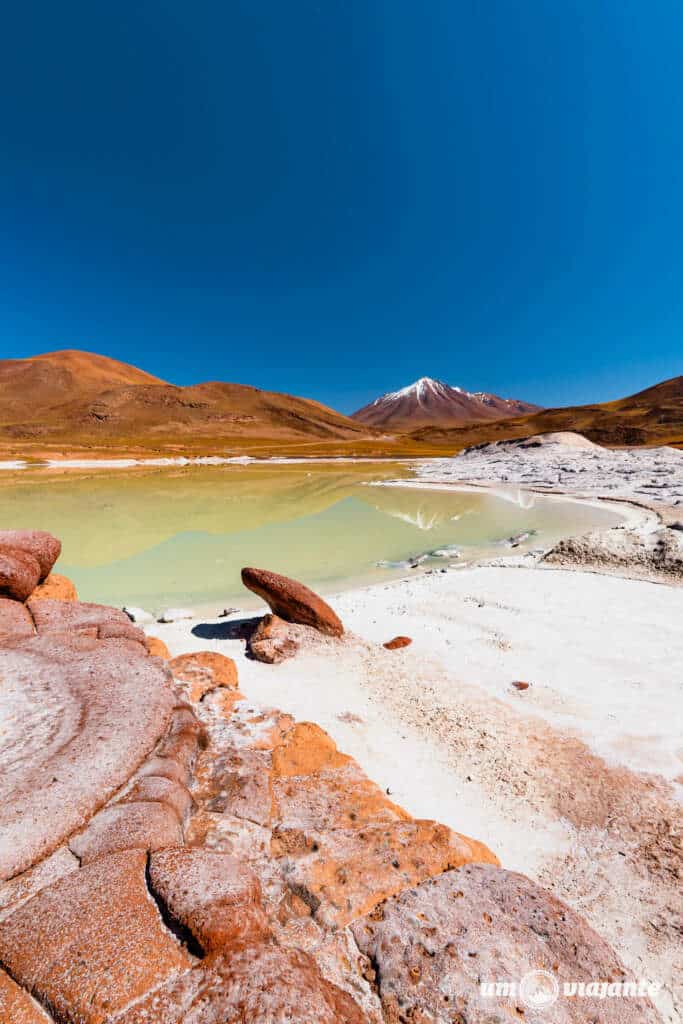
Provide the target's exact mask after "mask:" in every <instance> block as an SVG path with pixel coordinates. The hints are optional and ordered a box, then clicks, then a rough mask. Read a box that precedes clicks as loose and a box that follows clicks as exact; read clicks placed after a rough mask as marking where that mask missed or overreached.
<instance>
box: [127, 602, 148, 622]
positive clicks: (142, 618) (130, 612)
mask: <svg viewBox="0 0 683 1024" xmlns="http://www.w3.org/2000/svg"><path fill="white" fill-rule="evenodd" d="M123 611H124V612H125V613H126V615H127V616H128V618H129V619H130V621H131V622H137V624H138V625H144V624H145V623H149V622H154V616H153V615H152V614H151V613H150V612H146V611H145V609H144V608H135V607H134V606H133V605H131V606H130V607H129V606H128V605H126V606H125V607H124V609H123Z"/></svg>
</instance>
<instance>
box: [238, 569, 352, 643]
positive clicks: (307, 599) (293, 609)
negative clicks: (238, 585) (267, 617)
mask: <svg viewBox="0 0 683 1024" xmlns="http://www.w3.org/2000/svg"><path fill="white" fill-rule="evenodd" d="M242 582H243V583H244V585H245V587H247V588H248V589H249V590H252V591H253V592H254V593H255V594H258V596H259V597H260V598H262V599H263V600H264V601H265V602H266V604H268V605H270V609H271V611H272V612H273V613H274V614H275V615H278V616H279V617H280V618H281V619H285V620H286V621H287V622H299V623H301V624H302V625H304V626H314V627H315V629H317V630H319V631H320V632H321V633H327V634H328V635H329V636H341V635H342V633H343V632H344V626H343V625H342V623H341V620H340V619H339V617H338V616H337V614H336V613H335V612H334V611H333V610H332V609H331V608H330V606H329V605H328V604H327V603H326V602H325V601H323V599H322V598H321V597H318V595H317V594H316V593H314V592H313V591H312V590H309V589H308V587H306V586H304V584H303V583H299V582H298V581H297V580H292V579H289V577H288V576H279V575H278V574H277V573H274V572H269V571H268V570H267V569H251V568H247V569H242Z"/></svg>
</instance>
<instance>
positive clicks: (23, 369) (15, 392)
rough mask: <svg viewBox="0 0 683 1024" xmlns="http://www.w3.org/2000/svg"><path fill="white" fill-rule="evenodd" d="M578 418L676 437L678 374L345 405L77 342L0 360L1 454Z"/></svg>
mask: <svg viewBox="0 0 683 1024" xmlns="http://www.w3.org/2000/svg"><path fill="white" fill-rule="evenodd" d="M557 430H575V431H579V432H580V433H583V434H585V435H586V436H587V437H589V438H590V439H591V440H593V441H597V442H598V443H600V444H608V445H610V444H612V445H640V444H674V445H678V446H680V447H683V377H675V378H673V379H672V380H669V381H664V382H663V383H661V384H657V385H655V386H653V387H651V388H647V389H646V390H645V391H642V392H640V393H639V394H637V395H633V396H630V397H628V398H624V399H619V400H618V401H614V402H606V403H602V404H594V405H586V406H574V407H570V408H565V409H539V408H538V407H537V406H534V405H531V404H530V403H528V402H522V401H519V400H517V399H506V398H499V397H498V396H496V395H491V394H488V393H485V392H467V391H464V390H463V389H461V388H457V387H452V386H450V385H448V384H445V383H443V382H442V381H435V380H432V379H430V378H426V377H423V378H421V379H420V380H419V381H416V382H415V383H414V384H411V385H410V386H409V387H406V388H402V389H400V390H399V391H394V392H389V393H387V394H385V395H382V396H381V397H380V398H378V399H376V400H375V401H374V402H372V403H371V404H370V405H368V406H365V407H364V408H363V409H359V410H358V412H356V413H354V415H353V417H349V416H344V415H342V414H341V413H338V412H335V411H334V410H332V409H329V408H327V407H326V406H324V405H321V404H320V403H319V402H315V401H312V400H310V399H307V398H298V397H295V396H292V395H286V394H280V393H278V392H273V391H263V390H260V389H259V388H254V387H249V386H247V385H243V384H231V383H225V382H221V381H210V382H207V383H203V384H194V385H191V386H188V387H181V386H177V385H174V384H169V383H168V382H166V381H164V380H161V379H160V378H158V377H154V376H152V375H151V374H149V373H146V372H144V371H143V370H140V369H138V368H136V367H134V366H130V365H128V364H126V363H122V362H118V361H117V360H115V359H110V358H108V357H106V356H102V355H95V354H93V353H89V352H81V351H77V350H73V349H70V350H65V351H59V352H49V353H46V354H44V355H38V356H33V357H30V358H26V359H6V360H0V450H1V451H2V452H3V453H4V454H5V455H11V456H12V457H16V456H19V455H25V456H35V457H36V458H43V457H50V456H64V455H66V454H68V453H77V452H78V453H81V452H84V451H87V452H91V453H92V454H105V453H113V452H116V453H121V454H123V453H131V454H133V453H140V454H151V453H168V454H177V453H193V454H207V453H210V454H219V453H221V454H242V453H252V454H258V455H277V454H300V455H343V454H346V455H367V456H380V455H385V456H391V455H431V454H442V453H454V452H457V451H459V450H460V449H462V448H463V447H466V446H468V445H471V444H478V443H481V442H483V441H492V440H500V439H503V438H515V437H527V436H530V435H532V434H538V433H544V432H546V431H557Z"/></svg>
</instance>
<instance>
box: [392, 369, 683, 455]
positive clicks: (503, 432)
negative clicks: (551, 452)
mask: <svg viewBox="0 0 683 1024" xmlns="http://www.w3.org/2000/svg"><path fill="white" fill-rule="evenodd" d="M563 430H572V431H576V432H577V433H580V434H584V435H585V436H586V437H588V438H590V440H591V441H595V442H596V443H597V444H604V445H614V446H619V445H624V446H628V445H656V444H671V445H676V446H678V447H683V377H673V378H672V379H671V380H666V381H663V382H662V383H661V384H655V385H654V386H653V387H650V388H646V389H645V391H639V392H638V394H636V395H630V396H629V397H628V398H620V399H617V401H614V402H604V403H602V404H596V405H577V406H569V407H568V408H564V409H544V410H542V411H540V412H536V413H532V414H531V415H528V416H520V417H517V418H515V419H507V420H498V421H496V422H493V423H483V424H474V425H471V426H467V427H460V428H457V427H456V428H451V429H442V428H439V427H424V428H422V429H420V430H416V431H413V432H412V433H411V434H410V437H411V439H412V440H413V441H414V442H415V443H416V444H425V445H429V446H430V447H450V448H452V449H453V450H454V451H459V450H460V449H461V448H465V447H468V446H469V445H473V444H481V443H482V442H486V441H499V440H501V439H502V438H513V437H530V436H531V435H532V434H544V433H547V432H549V431H563Z"/></svg>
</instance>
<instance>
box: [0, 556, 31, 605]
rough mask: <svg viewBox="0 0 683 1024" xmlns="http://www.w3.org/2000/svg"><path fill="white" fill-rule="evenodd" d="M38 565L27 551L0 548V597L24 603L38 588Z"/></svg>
mask: <svg viewBox="0 0 683 1024" xmlns="http://www.w3.org/2000/svg"><path fill="white" fill-rule="evenodd" d="M39 579H40V565H39V564H38V562H37V561H36V559H35V558H34V557H33V555H30V554H29V553H28V552H27V551H22V550H20V549H19V548H11V547H9V546H8V545H1V546H0V595H2V596H4V597H10V598H12V600H13V601H25V600H26V599H27V598H28V597H30V596H31V594H32V593H33V591H34V590H35V588H36V587H37V586H38V581H39Z"/></svg>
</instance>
